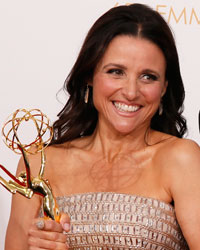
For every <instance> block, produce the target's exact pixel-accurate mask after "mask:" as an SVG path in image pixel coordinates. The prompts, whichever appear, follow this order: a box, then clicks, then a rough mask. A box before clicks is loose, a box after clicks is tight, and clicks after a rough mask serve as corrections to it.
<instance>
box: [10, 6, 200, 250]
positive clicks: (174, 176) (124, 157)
mask: <svg viewBox="0 0 200 250" xmlns="http://www.w3.org/2000/svg"><path fill="white" fill-rule="evenodd" d="M64 88H65V89H66V90H67V91H68V93H69V100H68V102H67V103H66V105H65V107H64V108H63V110H62V111H61V112H60V113H59V114H58V120H57V121H55V123H54V125H53V127H54V138H53V139H52V142H51V145H50V146H49V147H47V149H46V156H47V163H46V172H45V176H46V178H47V179H48V180H49V181H50V183H51V186H52V188H53V191H54V194H55V195H56V197H57V201H58V205H59V209H60V211H61V212H63V213H62V215H61V219H60V223H58V222H55V221H51V220H44V221H43V219H42V218H40V219H38V218H37V217H38V215H39V210H40V207H41V200H40V199H39V198H38V197H35V199H32V200H31V201H29V202H28V201H27V200H26V199H23V198H21V197H18V196H15V197H13V203H12V211H11V217H10V222H9V225H8V230H7V237H6V250H8V249H9V250H14V249H15V250H16V249H20V250H25V249H31V250H34V249H35V250H38V249H41V250H42V249H91V250H92V249H130V248H131V249H157V250H158V249H159V250H161V249H167V250H173V249H181V250H186V249H191V250H197V249H199V238H200V216H199V210H200V193H199V190H200V182H199V178H200V167H199V166H200V149H199V146H198V145H197V144H195V143H194V142H193V141H190V140H186V139H183V138H182V137H183V135H184V134H185V132H186V130H187V127H186V121H185V119H184V118H183V117H182V111H183V101H184V87H183V83H182V78H181V74H180V68H179V60H178V54H177V50H176V46H175V42H174V39H173V36H172V33H171V31H170V29H169V27H168V25H167V23H166V22H165V21H164V19H163V18H162V17H161V16H160V15H159V14H158V13H157V12H156V11H153V10H152V9H151V8H149V7H147V6H145V5H141V4H132V5H129V6H120V7H116V8H112V9H111V10H109V11H108V12H107V13H105V14H104V15H103V16H101V17H100V18H99V19H98V20H97V21H96V22H95V24H94V25H93V26H92V28H91V29H90V31H89V33H88V35H87V37H86V39H85V41H84V43H83V46H82V49H81V51H80V54H79V56H78V58H77V61H76V62H75V65H74V67H73V68H72V71H71V73H70V74H69V76H68V77H67V79H66V82H65V85H64ZM29 161H30V165H31V166H33V169H34V171H35V172H36V173H37V172H38V169H39V167H40V157H39V156H38V155H35V156H31V157H30V159H29ZM191 163H192V164H191ZM23 166H24V164H23V162H22V161H20V163H19V167H18V172H20V171H21V169H22V168H23ZM33 174H34V173H33ZM68 216H69V217H68ZM40 220H42V222H40ZM39 225H40V226H39ZM41 225H42V227H41ZM63 232H65V233H64V234H63Z"/></svg>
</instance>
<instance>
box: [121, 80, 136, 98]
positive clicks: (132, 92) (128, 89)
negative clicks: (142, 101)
mask: <svg viewBox="0 0 200 250" xmlns="http://www.w3.org/2000/svg"><path fill="white" fill-rule="evenodd" d="M138 93H139V87H138V83H137V79H135V78H132V79H126V81H125V83H124V86H123V88H122V94H123V96H124V97H125V98H126V99H127V100H129V101H131V100H134V99H135V98H136V97H138Z"/></svg>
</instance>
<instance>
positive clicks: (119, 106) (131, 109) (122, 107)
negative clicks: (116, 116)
mask: <svg viewBox="0 0 200 250" xmlns="http://www.w3.org/2000/svg"><path fill="white" fill-rule="evenodd" d="M113 104H114V106H115V107H116V108H117V109H118V110H119V111H123V112H129V113H133V112H136V111H138V110H139V109H140V108H141V106H138V105H127V104H124V103H120V102H113Z"/></svg>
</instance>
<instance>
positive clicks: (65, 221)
mask: <svg viewBox="0 0 200 250" xmlns="http://www.w3.org/2000/svg"><path fill="white" fill-rule="evenodd" d="M60 224H61V225H62V228H63V230H64V231H66V232H69V230H70V218H69V216H68V215H67V214H64V213H62V214H61V217H60Z"/></svg>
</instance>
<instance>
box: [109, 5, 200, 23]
mask: <svg viewBox="0 0 200 250" xmlns="http://www.w3.org/2000/svg"><path fill="white" fill-rule="evenodd" d="M132 3H134V2H128V3H125V5H129V4H132ZM119 5H121V3H119V2H116V3H115V5H114V6H115V7H117V6H119ZM154 9H155V10H156V11H158V12H159V13H160V14H161V15H162V16H163V17H164V18H165V19H166V20H167V22H168V23H171V22H173V23H177V24H178V23H181V24H186V25H191V24H197V25H200V10H197V9H196V8H187V7H181V6H180V7H179V8H175V7H173V6H169V5H164V4H156V5H155V6H154Z"/></svg>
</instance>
